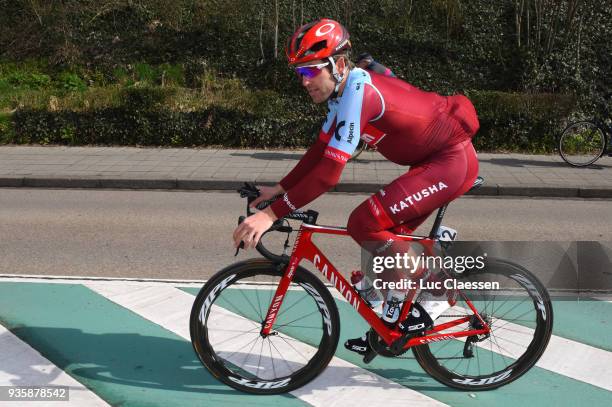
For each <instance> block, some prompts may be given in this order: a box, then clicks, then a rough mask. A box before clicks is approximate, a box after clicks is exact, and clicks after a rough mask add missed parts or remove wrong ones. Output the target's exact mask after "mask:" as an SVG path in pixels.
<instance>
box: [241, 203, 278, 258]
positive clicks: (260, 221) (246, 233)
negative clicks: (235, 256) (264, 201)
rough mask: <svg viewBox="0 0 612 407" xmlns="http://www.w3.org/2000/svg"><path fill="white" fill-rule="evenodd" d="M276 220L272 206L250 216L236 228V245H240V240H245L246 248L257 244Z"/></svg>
mask: <svg viewBox="0 0 612 407" xmlns="http://www.w3.org/2000/svg"><path fill="white" fill-rule="evenodd" d="M275 220H276V215H274V212H272V209H270V208H266V209H264V210H263V211H260V212H257V213H256V214H254V215H251V216H249V217H248V218H246V219H245V220H244V221H243V222H242V223H241V224H240V225H238V227H237V228H236V230H234V236H233V238H234V247H238V245H240V241H243V242H244V249H245V250H247V249H250V248H253V247H255V246H257V242H259V239H260V238H261V235H263V234H264V232H265V231H266V230H268V229H270V226H272V223H274V221H275Z"/></svg>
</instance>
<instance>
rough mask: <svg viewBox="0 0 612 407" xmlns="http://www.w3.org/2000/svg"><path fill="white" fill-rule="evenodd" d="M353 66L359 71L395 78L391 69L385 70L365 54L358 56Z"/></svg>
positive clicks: (385, 68)
mask: <svg viewBox="0 0 612 407" xmlns="http://www.w3.org/2000/svg"><path fill="white" fill-rule="evenodd" d="M355 66H357V67H358V68H361V69H365V70H368V71H372V72H376V73H379V74H381V75H385V76H391V77H393V78H395V74H394V73H393V72H392V71H391V69H389V68H387V67H386V66H384V65H383V64H381V63H379V62H376V61H375V60H374V58H373V57H372V55H370V54H368V53H367V52H364V53H362V54H359V56H358V57H357V62H355Z"/></svg>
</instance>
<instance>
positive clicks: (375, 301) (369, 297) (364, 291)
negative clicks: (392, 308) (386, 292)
mask: <svg viewBox="0 0 612 407" xmlns="http://www.w3.org/2000/svg"><path fill="white" fill-rule="evenodd" d="M351 283H352V284H353V287H355V290H357V292H358V293H359V295H360V296H361V298H363V299H364V300H366V301H367V302H368V303H370V308H377V307H379V306H381V305H382V303H383V299H382V295H381V294H380V293H379V292H378V290H376V289H375V288H374V285H373V284H372V280H370V279H369V278H368V277H367V276H366V275H365V274H364V273H363V271H360V270H356V271H353V272H352V273H351Z"/></svg>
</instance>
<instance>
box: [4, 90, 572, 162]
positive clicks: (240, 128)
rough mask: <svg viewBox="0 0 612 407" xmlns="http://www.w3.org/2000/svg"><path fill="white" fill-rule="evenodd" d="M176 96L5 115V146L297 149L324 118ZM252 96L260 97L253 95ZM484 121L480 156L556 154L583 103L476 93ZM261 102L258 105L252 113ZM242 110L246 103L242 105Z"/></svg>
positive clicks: (291, 108)
mask: <svg viewBox="0 0 612 407" xmlns="http://www.w3.org/2000/svg"><path fill="white" fill-rule="evenodd" d="M174 93H175V91H173V90H171V89H156V88H132V89H128V90H125V91H124V92H123V93H122V97H121V104H120V106H118V107H109V108H102V109H100V108H96V109H90V110H87V109H83V110H79V111H74V110H59V111H49V110H48V109H40V108H24V109H17V110H16V111H15V112H14V113H12V114H10V115H9V114H5V115H4V116H0V140H2V142H4V143H18V144H23V143H36V144H69V145H88V144H96V145H141V146H224V147H239V148H282V147H287V148H293V147H305V146H308V145H309V144H310V143H311V142H312V140H313V137H314V136H315V135H316V134H317V132H318V128H319V127H320V125H321V122H322V121H323V119H324V114H323V111H322V109H320V107H315V106H313V105H312V104H310V103H307V101H306V100H305V99H299V98H298V99H296V100H285V101H282V100H279V99H278V97H276V96H275V95H270V98H271V99H270V101H269V102H266V100H265V97H264V96H265V94H262V95H257V97H255V100H254V101H251V102H250V104H247V106H250V107H249V108H248V109H247V108H239V107H236V106H235V107H232V106H231V105H226V106H216V105H213V106H209V107H206V108H201V109H197V110H194V111H174V110H172V109H169V108H168V107H167V106H166V105H165V104H166V103H167V99H168V98H169V97H171V96H172V95H173V94H174ZM251 96H252V95H251ZM467 96H468V97H469V98H470V99H471V100H472V101H473V103H474V105H475V106H476V110H477V111H478V115H479V118H480V124H481V129H480V132H479V133H478V134H477V135H476V138H475V144H476V147H477V149H479V150H480V151H521V152H532V153H540V152H550V151H552V150H553V149H554V145H555V143H554V137H555V135H556V133H557V131H558V130H559V129H560V128H561V127H562V126H563V124H564V122H565V120H566V118H567V117H568V115H569V113H570V112H571V111H572V109H573V107H574V104H575V100H574V98H572V97H570V96H562V95H552V94H544V95H543V94H538V95H529V94H512V93H502V92H491V91H474V92H468V94H467ZM253 103H254V104H255V106H252V105H253ZM237 106H240V104H237Z"/></svg>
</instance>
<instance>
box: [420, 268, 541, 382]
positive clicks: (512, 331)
mask: <svg viewBox="0 0 612 407" xmlns="http://www.w3.org/2000/svg"><path fill="white" fill-rule="evenodd" d="M480 273H482V274H483V275H484V274H486V273H488V274H490V275H493V276H496V277H495V278H498V279H500V277H504V278H505V279H509V280H512V281H515V282H516V283H517V285H518V286H520V287H522V288H523V289H524V290H525V291H526V292H527V294H528V296H529V297H528V298H527V299H526V300H524V301H523V303H524V302H525V301H526V302H527V304H525V305H522V303H520V304H517V305H514V308H518V310H517V311H516V312H522V310H523V309H525V308H527V309H528V311H529V309H530V308H531V306H532V305H533V310H532V311H533V314H534V315H535V320H534V321H531V322H527V323H525V322H519V320H515V321H514V323H513V322H512V321H511V322H508V320H509V319H510V318H501V317H500V318H498V317H496V316H494V315H491V329H492V330H491V335H492V336H493V335H494V334H495V332H496V331H501V332H504V331H505V333H504V335H505V339H504V338H503V337H500V340H501V345H500V341H498V340H497V338H496V337H494V336H493V338H494V339H493V340H491V339H490V338H489V339H488V342H489V343H490V350H489V348H488V344H487V343H486V342H485V341H484V340H483V341H482V344H477V346H476V347H475V350H476V352H475V353H476V357H477V358H480V357H481V356H482V358H481V359H482V360H483V361H484V362H488V358H489V356H490V357H491V365H492V370H494V371H492V372H487V373H486V374H481V364H480V363H481V359H478V362H477V363H478V366H477V367H478V374H470V373H469V372H473V371H474V372H475V370H476V369H475V368H476V365H475V364H474V365H471V362H472V360H473V357H471V358H466V357H465V353H464V355H463V357H461V356H460V357H459V358H457V357H456V355H457V354H455V355H454V356H453V357H450V356H446V355H450V354H451V353H452V352H453V351H454V350H455V349H457V348H458V349H459V350H461V348H462V347H464V346H465V338H463V340H462V341H459V340H457V339H455V340H447V341H443V342H436V343H429V344H423V345H419V346H416V347H414V348H413V353H414V356H415V358H416V359H417V361H418V362H419V364H420V365H421V367H422V368H423V369H424V370H425V371H426V372H427V373H428V374H429V375H431V376H432V377H433V378H434V379H435V380H437V381H439V382H440V383H442V384H444V385H446V386H449V387H453V388H456V389H460V390H470V391H477V390H492V389H496V388H498V387H501V386H504V385H506V384H508V383H510V382H512V381H514V380H516V379H518V378H519V377H521V376H522V375H523V374H525V373H526V372H527V371H528V370H529V369H531V367H533V366H534V365H535V363H536V362H537V361H538V359H539V358H540V357H541V356H542V354H543V353H544V350H545V349H546V346H547V345H548V341H549V340H550V336H551V334H552V327H553V310H552V304H551V302H550V297H549V295H548V292H547V290H546V289H545V287H544V286H543V285H542V283H541V282H540V281H539V280H538V279H537V278H536V277H535V276H534V275H533V274H531V273H530V272H529V271H527V270H526V269H524V268H523V267H521V266H519V265H516V264H513V263H510V262H507V261H503V260H497V259H488V260H487V263H486V268H485V269H484V270H483V271H482V272H480ZM489 281H492V280H489ZM493 281H494V280H493ZM513 298H514V299H513ZM516 298H518V297H509V298H508V299H506V300H505V303H508V302H510V306H513V302H512V301H516ZM500 300H503V298H500ZM529 300H531V301H529ZM493 301H495V299H493ZM519 305H521V307H523V308H519ZM503 307H504V306H503V305H502V304H499V303H498V304H497V308H496V304H493V305H492V307H491V308H490V309H489V308H488V306H487V305H485V308H484V309H485V310H487V311H491V314H501V312H502V309H504V311H505V312H506V315H507V314H508V313H509V311H506V310H505V308H503ZM477 308H481V307H477ZM480 312H486V311H483V310H482V308H481V309H479V313H480ZM524 315H526V314H523V315H521V316H520V317H521V318H522V317H523V316H524ZM528 319H529V318H526V319H525V320H520V321H528ZM534 322H535V329H532V328H530V326H529V325H530V324H531V325H532V324H533V323H534ZM509 324H510V326H509V327H508V325H509ZM496 325H497V326H496ZM502 328H503V329H502ZM463 329H464V328H461V330H463ZM531 330H533V339H532V340H531V341H530V342H529V344H528V345H527V346H526V348H525V352H524V353H523V354H521V355H520V356H518V355H517V356H518V357H516V358H513V357H510V356H508V355H507V353H509V351H508V350H507V348H506V346H508V347H509V348H510V349H513V348H514V347H518V345H519V344H515V342H514V341H516V340H517V338H519V339H520V338H522V336H519V335H521V334H525V335H526V336H527V333H529V332H531ZM508 337H511V339H508ZM526 341H527V338H526ZM444 343H447V345H443V344H444ZM448 344H454V345H451V347H450V348H446V349H445V348H444V346H448ZM502 345H503V346H502ZM453 347H454V348H455V349H454V348H453ZM464 352H465V351H464ZM505 353H506V354H505ZM494 354H496V356H494ZM457 359H459V363H458V364H457V365H456V366H455V368H452V369H451V368H450V365H451V364H452V365H454V363H455V362H456V360H457ZM500 359H501V361H502V363H503V361H504V360H507V362H508V363H509V364H508V365H507V366H505V367H502V369H499V370H496V364H495V360H500ZM465 361H467V368H466V369H465V370H466V372H458V371H457V367H458V366H459V365H460V364H461V363H463V364H464V365H465V363H466V362H465ZM510 362H512V363H510ZM470 366H471V367H470ZM470 369H471V370H470Z"/></svg>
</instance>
